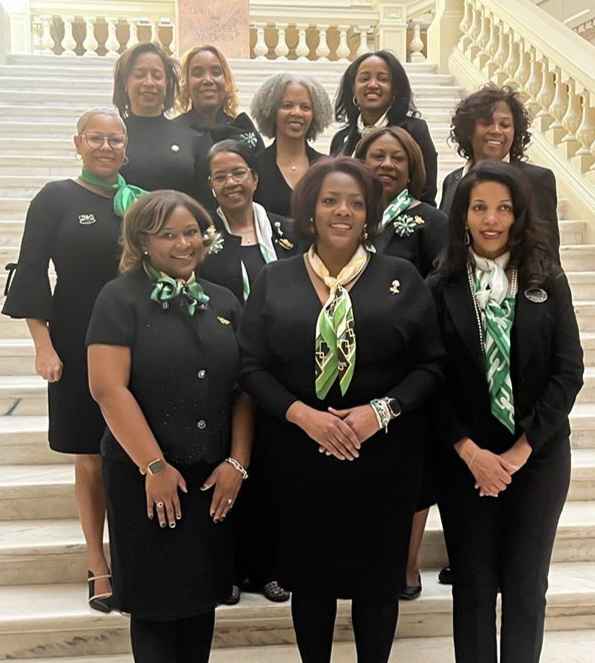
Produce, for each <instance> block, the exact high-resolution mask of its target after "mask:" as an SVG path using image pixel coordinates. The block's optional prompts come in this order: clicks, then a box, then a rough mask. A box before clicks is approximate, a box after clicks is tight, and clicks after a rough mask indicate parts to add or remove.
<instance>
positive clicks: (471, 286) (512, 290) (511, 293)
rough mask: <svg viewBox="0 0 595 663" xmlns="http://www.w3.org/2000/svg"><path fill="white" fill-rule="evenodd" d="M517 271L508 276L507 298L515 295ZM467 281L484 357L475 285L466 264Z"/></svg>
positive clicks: (481, 326) (483, 339) (483, 340)
mask: <svg viewBox="0 0 595 663" xmlns="http://www.w3.org/2000/svg"><path fill="white" fill-rule="evenodd" d="M517 274H518V273H517V270H516V269H513V270H512V271H511V275H510V286H509V288H508V294H509V296H512V297H514V296H516V293H517V287H518V284H517ZM467 281H468V282H469V291H470V292H471V298H472V300H473V310H474V311H475V321H476V323H477V330H478V332H479V343H480V344H481V349H482V351H483V353H484V355H485V350H486V348H485V338H484V331H483V324H482V322H481V313H480V310H479V304H478V303H477V297H476V296H475V285H474V284H473V270H472V269H471V265H470V264H469V263H467Z"/></svg>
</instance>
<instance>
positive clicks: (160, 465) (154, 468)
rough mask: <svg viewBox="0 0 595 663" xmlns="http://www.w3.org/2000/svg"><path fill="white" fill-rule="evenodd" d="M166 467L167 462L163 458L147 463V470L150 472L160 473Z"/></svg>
mask: <svg viewBox="0 0 595 663" xmlns="http://www.w3.org/2000/svg"><path fill="white" fill-rule="evenodd" d="M164 469H165V463H164V462H163V461H162V460H156V461H153V462H152V463H150V464H149V465H147V471H148V472H149V473H150V474H159V472H162V471H163V470H164Z"/></svg>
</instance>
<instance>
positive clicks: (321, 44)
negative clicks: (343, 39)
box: [316, 25, 331, 61]
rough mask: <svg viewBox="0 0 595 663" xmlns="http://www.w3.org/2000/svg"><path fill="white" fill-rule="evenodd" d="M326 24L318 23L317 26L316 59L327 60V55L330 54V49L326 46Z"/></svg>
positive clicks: (327, 27) (327, 28)
mask: <svg viewBox="0 0 595 663" xmlns="http://www.w3.org/2000/svg"><path fill="white" fill-rule="evenodd" d="M328 30H329V26H328V25H319V26H318V47H317V48H316V59H317V60H325V61H326V60H328V56H329V55H330V54H331V49H330V48H329V47H328V40H327V36H328Z"/></svg>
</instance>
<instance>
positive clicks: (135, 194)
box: [79, 168, 146, 217]
mask: <svg viewBox="0 0 595 663" xmlns="http://www.w3.org/2000/svg"><path fill="white" fill-rule="evenodd" d="M79 177H80V179H81V180H82V181H83V182H86V183H87V184H90V185H91V186H95V187H97V188H98V189H104V190H105V191H114V192H115V193H114V198H113V201H114V202H113V204H114V212H115V213H116V214H117V216H119V217H123V216H124V214H126V210H127V209H128V208H129V207H130V206H131V205H132V204H133V203H134V202H135V201H136V200H137V199H138V198H140V197H141V196H142V195H143V193H146V191H145V190H144V189H141V188H140V187H138V186H133V185H132V184H127V183H126V180H125V179H124V178H123V177H122V175H120V174H119V173H118V177H117V179H116V181H115V182H108V181H107V180H104V179H103V178H102V177H97V175H93V173H92V172H90V171H89V170H87V169H86V168H83V170H82V172H81V174H80V175H79Z"/></svg>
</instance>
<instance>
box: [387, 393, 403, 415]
mask: <svg viewBox="0 0 595 663" xmlns="http://www.w3.org/2000/svg"><path fill="white" fill-rule="evenodd" d="M386 404H387V405H388V409H389V411H390V414H391V417H392V418H393V419H396V418H397V417H398V416H400V415H401V408H400V406H399V401H398V400H397V399H396V398H387V399H386Z"/></svg>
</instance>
